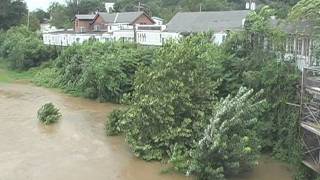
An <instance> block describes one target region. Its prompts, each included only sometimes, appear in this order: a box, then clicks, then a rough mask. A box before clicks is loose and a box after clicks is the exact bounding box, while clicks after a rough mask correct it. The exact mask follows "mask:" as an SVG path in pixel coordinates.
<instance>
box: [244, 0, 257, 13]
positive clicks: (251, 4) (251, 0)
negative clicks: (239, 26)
mask: <svg viewBox="0 0 320 180" xmlns="http://www.w3.org/2000/svg"><path fill="white" fill-rule="evenodd" d="M246 9H247V10H252V11H254V10H256V1H255V0H246Z"/></svg>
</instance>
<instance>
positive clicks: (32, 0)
mask: <svg viewBox="0 0 320 180" xmlns="http://www.w3.org/2000/svg"><path fill="white" fill-rule="evenodd" d="M25 1H26V2H27V5H28V9H29V10H30V11H33V10H35V9H37V8H40V9H43V10H47V9H48V7H49V5H50V3H51V2H64V0H25Z"/></svg>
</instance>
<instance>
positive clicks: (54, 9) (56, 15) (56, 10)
mask: <svg viewBox="0 0 320 180" xmlns="http://www.w3.org/2000/svg"><path fill="white" fill-rule="evenodd" d="M48 12H49V14H50V16H51V20H50V24H51V25H52V26H55V27H57V28H71V27H72V22H71V20H72V17H70V16H69V15H68V9H67V7H66V6H65V5H62V4H59V3H57V2H55V3H52V4H51V5H50V7H49V8H48Z"/></svg>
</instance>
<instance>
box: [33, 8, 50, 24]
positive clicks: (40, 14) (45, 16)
mask: <svg viewBox="0 0 320 180" xmlns="http://www.w3.org/2000/svg"><path fill="white" fill-rule="evenodd" d="M33 14H34V15H35V17H36V18H37V19H38V20H39V21H40V23H43V22H45V20H46V19H49V18H50V15H49V13H48V12H46V11H44V10H42V9H36V10H35V11H33Z"/></svg>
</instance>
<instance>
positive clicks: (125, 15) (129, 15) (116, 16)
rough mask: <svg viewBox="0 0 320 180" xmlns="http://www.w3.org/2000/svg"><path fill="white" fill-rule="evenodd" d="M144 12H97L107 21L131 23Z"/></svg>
mask: <svg viewBox="0 0 320 180" xmlns="http://www.w3.org/2000/svg"><path fill="white" fill-rule="evenodd" d="M143 14H144V12H122V13H111V14H109V13H99V15H100V16H101V17H102V19H103V20H104V21H105V22H107V23H133V22H134V21H135V20H136V19H137V18H139V17H140V16H141V15H143Z"/></svg>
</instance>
